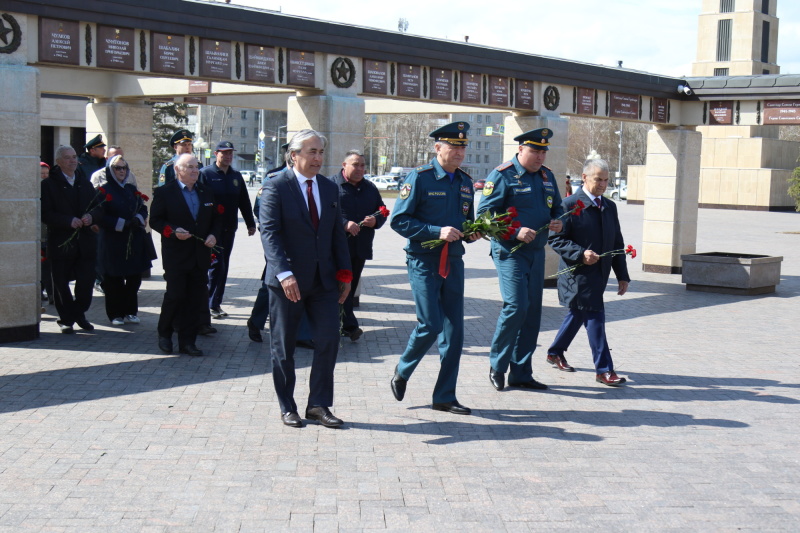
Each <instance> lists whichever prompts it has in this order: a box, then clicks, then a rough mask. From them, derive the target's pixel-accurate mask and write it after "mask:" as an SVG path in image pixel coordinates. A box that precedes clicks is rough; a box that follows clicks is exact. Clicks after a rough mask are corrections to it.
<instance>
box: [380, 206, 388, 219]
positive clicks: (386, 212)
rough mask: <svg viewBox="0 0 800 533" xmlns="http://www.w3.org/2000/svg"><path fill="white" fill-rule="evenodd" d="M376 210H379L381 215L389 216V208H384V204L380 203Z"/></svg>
mask: <svg viewBox="0 0 800 533" xmlns="http://www.w3.org/2000/svg"><path fill="white" fill-rule="evenodd" d="M378 211H380V213H381V216H382V217H384V218H389V210H388V209H386V206H385V205H382V206H381V207H380V209H378Z"/></svg>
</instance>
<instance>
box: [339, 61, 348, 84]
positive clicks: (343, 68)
mask: <svg viewBox="0 0 800 533" xmlns="http://www.w3.org/2000/svg"><path fill="white" fill-rule="evenodd" d="M349 77H350V68H349V67H348V66H347V63H344V62H342V63H339V65H338V66H337V67H336V79H338V80H339V81H347V78H349Z"/></svg>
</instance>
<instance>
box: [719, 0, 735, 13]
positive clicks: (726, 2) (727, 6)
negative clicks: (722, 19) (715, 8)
mask: <svg viewBox="0 0 800 533" xmlns="http://www.w3.org/2000/svg"><path fill="white" fill-rule="evenodd" d="M733 2H734V0H719V12H720V13H733Z"/></svg>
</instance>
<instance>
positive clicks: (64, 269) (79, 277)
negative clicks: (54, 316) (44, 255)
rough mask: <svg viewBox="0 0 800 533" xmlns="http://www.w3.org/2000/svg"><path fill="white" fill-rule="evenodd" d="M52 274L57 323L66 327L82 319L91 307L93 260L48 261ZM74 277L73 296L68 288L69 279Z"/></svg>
mask: <svg viewBox="0 0 800 533" xmlns="http://www.w3.org/2000/svg"><path fill="white" fill-rule="evenodd" d="M50 261H51V264H50V266H51V271H52V274H53V293H54V295H55V300H56V301H55V304H56V311H57V312H58V317H59V322H60V323H61V324H66V325H68V326H71V325H73V324H74V323H75V322H76V321H77V320H79V319H83V318H84V316H85V313H86V311H88V310H89V306H90V305H92V290H93V288H94V259H92V260H90V261H82V260H81V259H80V258H78V259H74V260H68V259H50ZM70 274H72V275H73V276H74V277H75V294H74V296H73V294H72V291H71V290H70V288H69V282H70V281H71V280H70V278H71V277H73V276H71V275H70Z"/></svg>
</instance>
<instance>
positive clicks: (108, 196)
mask: <svg viewBox="0 0 800 533" xmlns="http://www.w3.org/2000/svg"><path fill="white" fill-rule="evenodd" d="M113 199H114V198H113V197H112V196H111V195H110V194H106V202H110V201H111V200H113Z"/></svg>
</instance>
